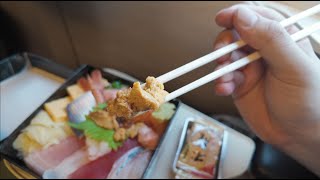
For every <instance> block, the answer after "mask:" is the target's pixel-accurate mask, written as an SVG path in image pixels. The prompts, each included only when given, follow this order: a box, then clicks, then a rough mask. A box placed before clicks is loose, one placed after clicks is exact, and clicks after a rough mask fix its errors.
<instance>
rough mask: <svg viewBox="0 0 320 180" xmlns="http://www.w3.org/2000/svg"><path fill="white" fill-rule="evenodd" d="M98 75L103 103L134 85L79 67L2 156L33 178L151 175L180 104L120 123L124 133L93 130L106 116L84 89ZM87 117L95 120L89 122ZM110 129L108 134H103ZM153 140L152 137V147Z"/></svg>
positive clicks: (3, 149) (10, 140)
mask: <svg viewBox="0 0 320 180" xmlns="http://www.w3.org/2000/svg"><path fill="white" fill-rule="evenodd" d="M98 72H100V73H101V76H102V78H103V82H105V83H106V84H107V85H106V86H105V87H103V89H105V90H106V92H107V93H104V92H105V91H103V93H101V94H100V96H101V95H102V97H101V98H102V99H104V100H106V99H108V98H112V97H113V98H114V96H116V93H117V92H118V91H119V90H120V89H124V88H126V87H129V86H131V84H132V83H133V82H130V81H127V80H125V79H122V78H120V77H118V76H115V75H113V74H109V73H106V72H104V71H103V70H101V69H99V68H94V67H92V66H89V65H84V66H82V67H81V68H79V69H77V70H76V72H75V73H74V75H72V77H70V78H69V79H67V81H66V82H65V83H64V84H63V85H62V86H61V87H60V88H59V89H58V90H57V91H56V92H55V93H54V94H53V95H52V96H50V97H49V98H48V99H47V100H46V101H45V102H44V103H43V104H42V105H41V106H40V107H38V108H37V110H36V111H34V113H32V114H31V115H30V116H29V117H28V118H27V119H26V120H25V121H24V122H23V123H22V124H21V125H20V126H19V127H17V129H16V130H15V131H14V132H13V133H12V134H11V135H10V136H9V137H8V138H7V139H5V140H4V141H3V142H2V143H1V147H0V153H1V156H2V157H3V158H4V159H6V160H8V161H9V162H10V163H12V164H14V165H16V166H17V167H19V168H21V169H22V170H24V171H26V172H28V173H30V174H31V175H32V176H34V177H36V178H86V179H87V178H100V179H101V178H103V179H105V178H132V177H135V178H142V177H143V174H145V173H146V170H150V169H149V168H147V167H148V166H149V164H150V162H151V161H152V159H154V156H156V155H157V153H155V152H156V150H157V148H159V147H160V146H161V145H162V137H163V135H164V134H165V133H166V131H167V127H169V126H170V125H171V122H172V121H173V120H174V116H175V112H176V110H177V109H178V108H179V101H178V100H173V101H171V102H169V103H166V104H167V105H166V107H165V106H161V107H160V108H159V109H158V110H154V111H146V112H144V113H140V114H138V115H136V116H135V117H134V123H131V124H130V123H121V122H120V123H119V124H118V126H119V129H121V130H126V131H120V130H119V129H117V130H112V128H115V126H116V125H115V124H116V122H114V121H110V122H108V123H105V124H103V123H102V124H101V125H100V124H99V126H97V124H98V123H99V121H98V120H99V118H101V117H103V118H105V117H106V116H105V114H104V113H103V112H102V111H103V109H105V108H106V106H107V103H105V102H104V101H103V100H102V101H101V100H99V97H100V96H99V94H98V95H97V94H96V93H97V92H93V91H85V90H84V89H85V88H84V87H85V86H86V83H87V82H89V81H93V82H94V81H95V80H96V79H97V76H99V75H97V74H99V73H98ZM79 84H80V85H79ZM81 85H82V86H81ZM79 86H80V87H82V88H79ZM97 98H98V99H97ZM94 100H95V101H94ZM98 101H99V103H97V102H98ZM100 101H101V102H100ZM94 102H96V103H94ZM87 105H90V108H91V109H90V111H88V108H87V107H86V106H87ZM62 108H63V109H62ZM167 110H168V111H167ZM86 111H87V112H86ZM78 112H80V113H78ZM167 112H170V113H167ZM17 113H19V112H17ZM168 114H170V115H168ZM81 117H82V118H83V119H84V120H83V121H82V120H81ZM87 118H88V119H87ZM89 118H91V119H92V118H97V119H95V121H94V122H95V123H92V122H91V119H89ZM165 118H167V119H165ZM80 120H81V121H80ZM119 121H121V119H117V122H119ZM134 125H135V126H134ZM109 126H111V127H112V128H111V129H110V130H109V129H105V127H106V128H107V127H109ZM133 126H134V127H135V128H138V127H139V128H140V129H138V130H137V129H135V128H132V127H133ZM142 129H143V130H142ZM152 133H153V134H152ZM150 134H151V135H150ZM152 135H153V136H156V137H157V138H156V140H157V141H156V143H155V141H152V140H153V139H155V138H153V139H152V137H153V136H152ZM124 136H125V137H124ZM131 136H132V138H131ZM51 137H54V138H51ZM116 137H117V138H119V140H116ZM120 139H121V140H120Z"/></svg>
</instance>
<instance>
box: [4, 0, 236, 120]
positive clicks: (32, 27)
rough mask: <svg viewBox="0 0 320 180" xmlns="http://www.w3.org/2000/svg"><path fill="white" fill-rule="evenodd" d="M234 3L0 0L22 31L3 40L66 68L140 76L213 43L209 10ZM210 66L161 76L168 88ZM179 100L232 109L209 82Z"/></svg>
mask: <svg viewBox="0 0 320 180" xmlns="http://www.w3.org/2000/svg"><path fill="white" fill-rule="evenodd" d="M236 3H238V2H236V1H230V2H223V1H222V2H57V1H56V2H0V7H1V12H2V13H3V14H5V15H6V16H8V17H10V19H11V20H12V21H13V22H14V26H12V29H15V30H19V32H17V33H16V34H19V36H21V37H20V38H19V39H13V38H12V39H10V40H9V42H10V43H13V42H14V43H15V44H17V46H19V47H20V46H21V47H22V48H23V49H24V50H25V51H28V52H32V53H35V54H38V55H41V56H43V57H47V58H48V59H52V60H54V61H56V62H58V63H60V64H64V65H66V66H68V67H70V68H74V67H76V66H78V65H79V64H91V65H93V66H97V67H110V68H114V69H117V70H120V71H123V72H126V73H128V74H130V75H132V76H134V77H136V78H138V79H140V80H144V79H145V78H146V77H147V76H148V75H152V76H159V75H161V74H163V73H165V72H167V71H169V70H172V69H174V68H176V67H178V66H181V65H183V64H185V63H187V62H189V61H191V60H194V59H196V58H198V57H201V56H203V55H205V54H207V53H209V52H210V51H212V46H213V41H214V39H215V37H216V35H217V34H218V33H219V31H221V28H219V27H218V26H217V25H215V23H214V17H215V14H216V13H217V12H218V11H219V10H221V9H222V8H225V7H228V6H231V5H233V4H236ZM1 23H2V24H1V26H2V27H7V23H5V22H1ZM12 32H13V33H14V31H12ZM5 39H9V37H7V36H6V38H5ZM8 52H9V53H12V51H8ZM2 56H6V55H2ZM213 69H214V64H209V65H207V66H205V67H203V68H200V69H198V70H196V71H194V72H192V73H189V74H187V75H185V76H183V77H181V78H178V79H177V80H174V81H172V82H170V83H168V84H166V89H168V90H169V91H172V90H175V89H176V88H178V87H181V86H182V85H185V84H187V83H189V82H192V81H194V80H196V79H197V78H199V77H201V76H203V75H205V74H208V73H209V72H211V71H212V70H213ZM182 100H183V101H184V102H185V103H187V104H189V105H191V106H193V107H195V108H196V109H198V110H200V111H202V112H204V113H232V114H236V109H235V108H234V106H233V105H232V103H231V100H230V99H228V98H225V97H224V98H220V97H216V96H214V94H213V84H208V85H206V86H204V87H202V88H198V89H196V90H194V91H192V92H190V93H188V94H186V95H184V96H183V97H182Z"/></svg>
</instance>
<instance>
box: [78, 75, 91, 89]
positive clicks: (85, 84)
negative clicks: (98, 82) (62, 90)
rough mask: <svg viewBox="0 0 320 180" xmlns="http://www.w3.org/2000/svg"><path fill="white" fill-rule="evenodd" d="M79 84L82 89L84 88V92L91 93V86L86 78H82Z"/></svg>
mask: <svg viewBox="0 0 320 180" xmlns="http://www.w3.org/2000/svg"><path fill="white" fill-rule="evenodd" d="M77 83H78V85H79V86H80V87H82V89H83V90H84V91H90V90H91V85H90V83H89V82H88V81H87V79H86V78H85V77H82V78H80V79H79V80H78V82H77Z"/></svg>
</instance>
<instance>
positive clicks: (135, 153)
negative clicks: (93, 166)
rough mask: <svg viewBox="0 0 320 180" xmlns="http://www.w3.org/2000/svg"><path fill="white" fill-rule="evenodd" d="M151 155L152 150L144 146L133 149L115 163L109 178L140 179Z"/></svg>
mask: <svg viewBox="0 0 320 180" xmlns="http://www.w3.org/2000/svg"><path fill="white" fill-rule="evenodd" d="M151 155H152V152H151V151H150V150H145V149H143V148H142V147H136V148H133V149H131V150H130V151H128V152H127V153H126V154H124V155H123V156H122V157H121V158H120V159H118V160H117V161H116V162H115V163H114V164H113V166H112V170H111V171H110V173H109V175H108V177H107V179H128V178H130V179H140V178H141V177H142V175H143V173H144V171H145V169H146V168H147V166H148V163H149V161H150V158H151Z"/></svg>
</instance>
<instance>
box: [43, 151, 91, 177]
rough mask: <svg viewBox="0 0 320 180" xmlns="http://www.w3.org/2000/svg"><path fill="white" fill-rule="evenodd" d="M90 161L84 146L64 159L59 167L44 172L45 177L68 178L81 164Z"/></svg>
mask: <svg viewBox="0 0 320 180" xmlns="http://www.w3.org/2000/svg"><path fill="white" fill-rule="evenodd" d="M89 162H90V160H89V156H88V152H87V150H86V148H82V149H80V150H78V151H77V152H75V153H73V154H72V155H71V156H69V157H67V158H66V159H64V160H63V161H62V162H61V163H60V164H59V165H58V166H57V167H55V168H53V169H49V170H47V171H45V172H44V174H43V178H44V179H66V178H67V177H68V176H69V175H70V174H72V173H73V172H75V171H76V170H77V169H79V168H80V167H81V166H83V165H85V164H88V163H89Z"/></svg>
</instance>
